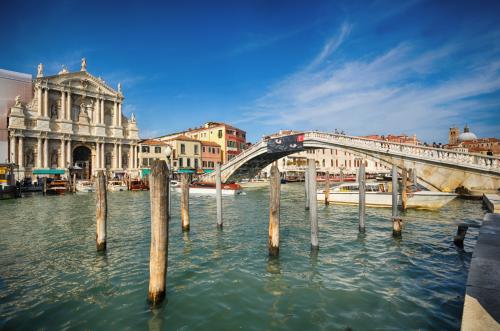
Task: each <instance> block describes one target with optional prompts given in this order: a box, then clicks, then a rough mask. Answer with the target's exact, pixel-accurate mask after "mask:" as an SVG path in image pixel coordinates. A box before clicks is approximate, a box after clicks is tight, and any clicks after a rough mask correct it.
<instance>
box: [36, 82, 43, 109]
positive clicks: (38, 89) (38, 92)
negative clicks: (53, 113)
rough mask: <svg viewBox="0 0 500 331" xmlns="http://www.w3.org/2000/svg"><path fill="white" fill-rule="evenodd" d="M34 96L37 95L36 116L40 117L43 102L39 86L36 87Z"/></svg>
mask: <svg viewBox="0 0 500 331" xmlns="http://www.w3.org/2000/svg"><path fill="white" fill-rule="evenodd" d="M36 94H37V99H38V104H37V106H38V116H42V115H43V114H42V112H43V110H42V105H43V100H42V87H41V86H40V85H38V87H37V90H36Z"/></svg>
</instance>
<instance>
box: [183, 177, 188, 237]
mask: <svg viewBox="0 0 500 331" xmlns="http://www.w3.org/2000/svg"><path fill="white" fill-rule="evenodd" d="M181 221H182V231H189V176H188V174H187V173H183V174H182V175H181Z"/></svg>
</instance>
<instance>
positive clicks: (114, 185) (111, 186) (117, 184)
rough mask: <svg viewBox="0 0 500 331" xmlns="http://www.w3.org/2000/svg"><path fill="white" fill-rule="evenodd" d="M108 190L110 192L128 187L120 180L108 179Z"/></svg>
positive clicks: (125, 189)
mask: <svg viewBox="0 0 500 331" xmlns="http://www.w3.org/2000/svg"><path fill="white" fill-rule="evenodd" d="M108 191H110V192H122V191H128V187H127V184H125V183H124V182H122V181H121V180H110V181H109V182H108Z"/></svg>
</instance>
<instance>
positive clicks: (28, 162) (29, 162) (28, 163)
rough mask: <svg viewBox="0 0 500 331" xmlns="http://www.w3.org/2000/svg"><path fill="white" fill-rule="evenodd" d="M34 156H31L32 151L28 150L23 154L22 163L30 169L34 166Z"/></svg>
mask: <svg viewBox="0 0 500 331" xmlns="http://www.w3.org/2000/svg"><path fill="white" fill-rule="evenodd" d="M34 159H35V158H34V156H33V149H28V150H27V151H26V152H25V153H24V162H25V165H26V166H27V167H32V166H34Z"/></svg>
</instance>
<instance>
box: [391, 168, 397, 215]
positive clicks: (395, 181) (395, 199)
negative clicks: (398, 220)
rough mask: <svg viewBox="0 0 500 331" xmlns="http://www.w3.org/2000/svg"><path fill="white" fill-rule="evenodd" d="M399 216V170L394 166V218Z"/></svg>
mask: <svg viewBox="0 0 500 331" xmlns="http://www.w3.org/2000/svg"><path fill="white" fill-rule="evenodd" d="M396 216H398V168H397V167H396V165H395V164H393V165H392V217H396Z"/></svg>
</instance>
